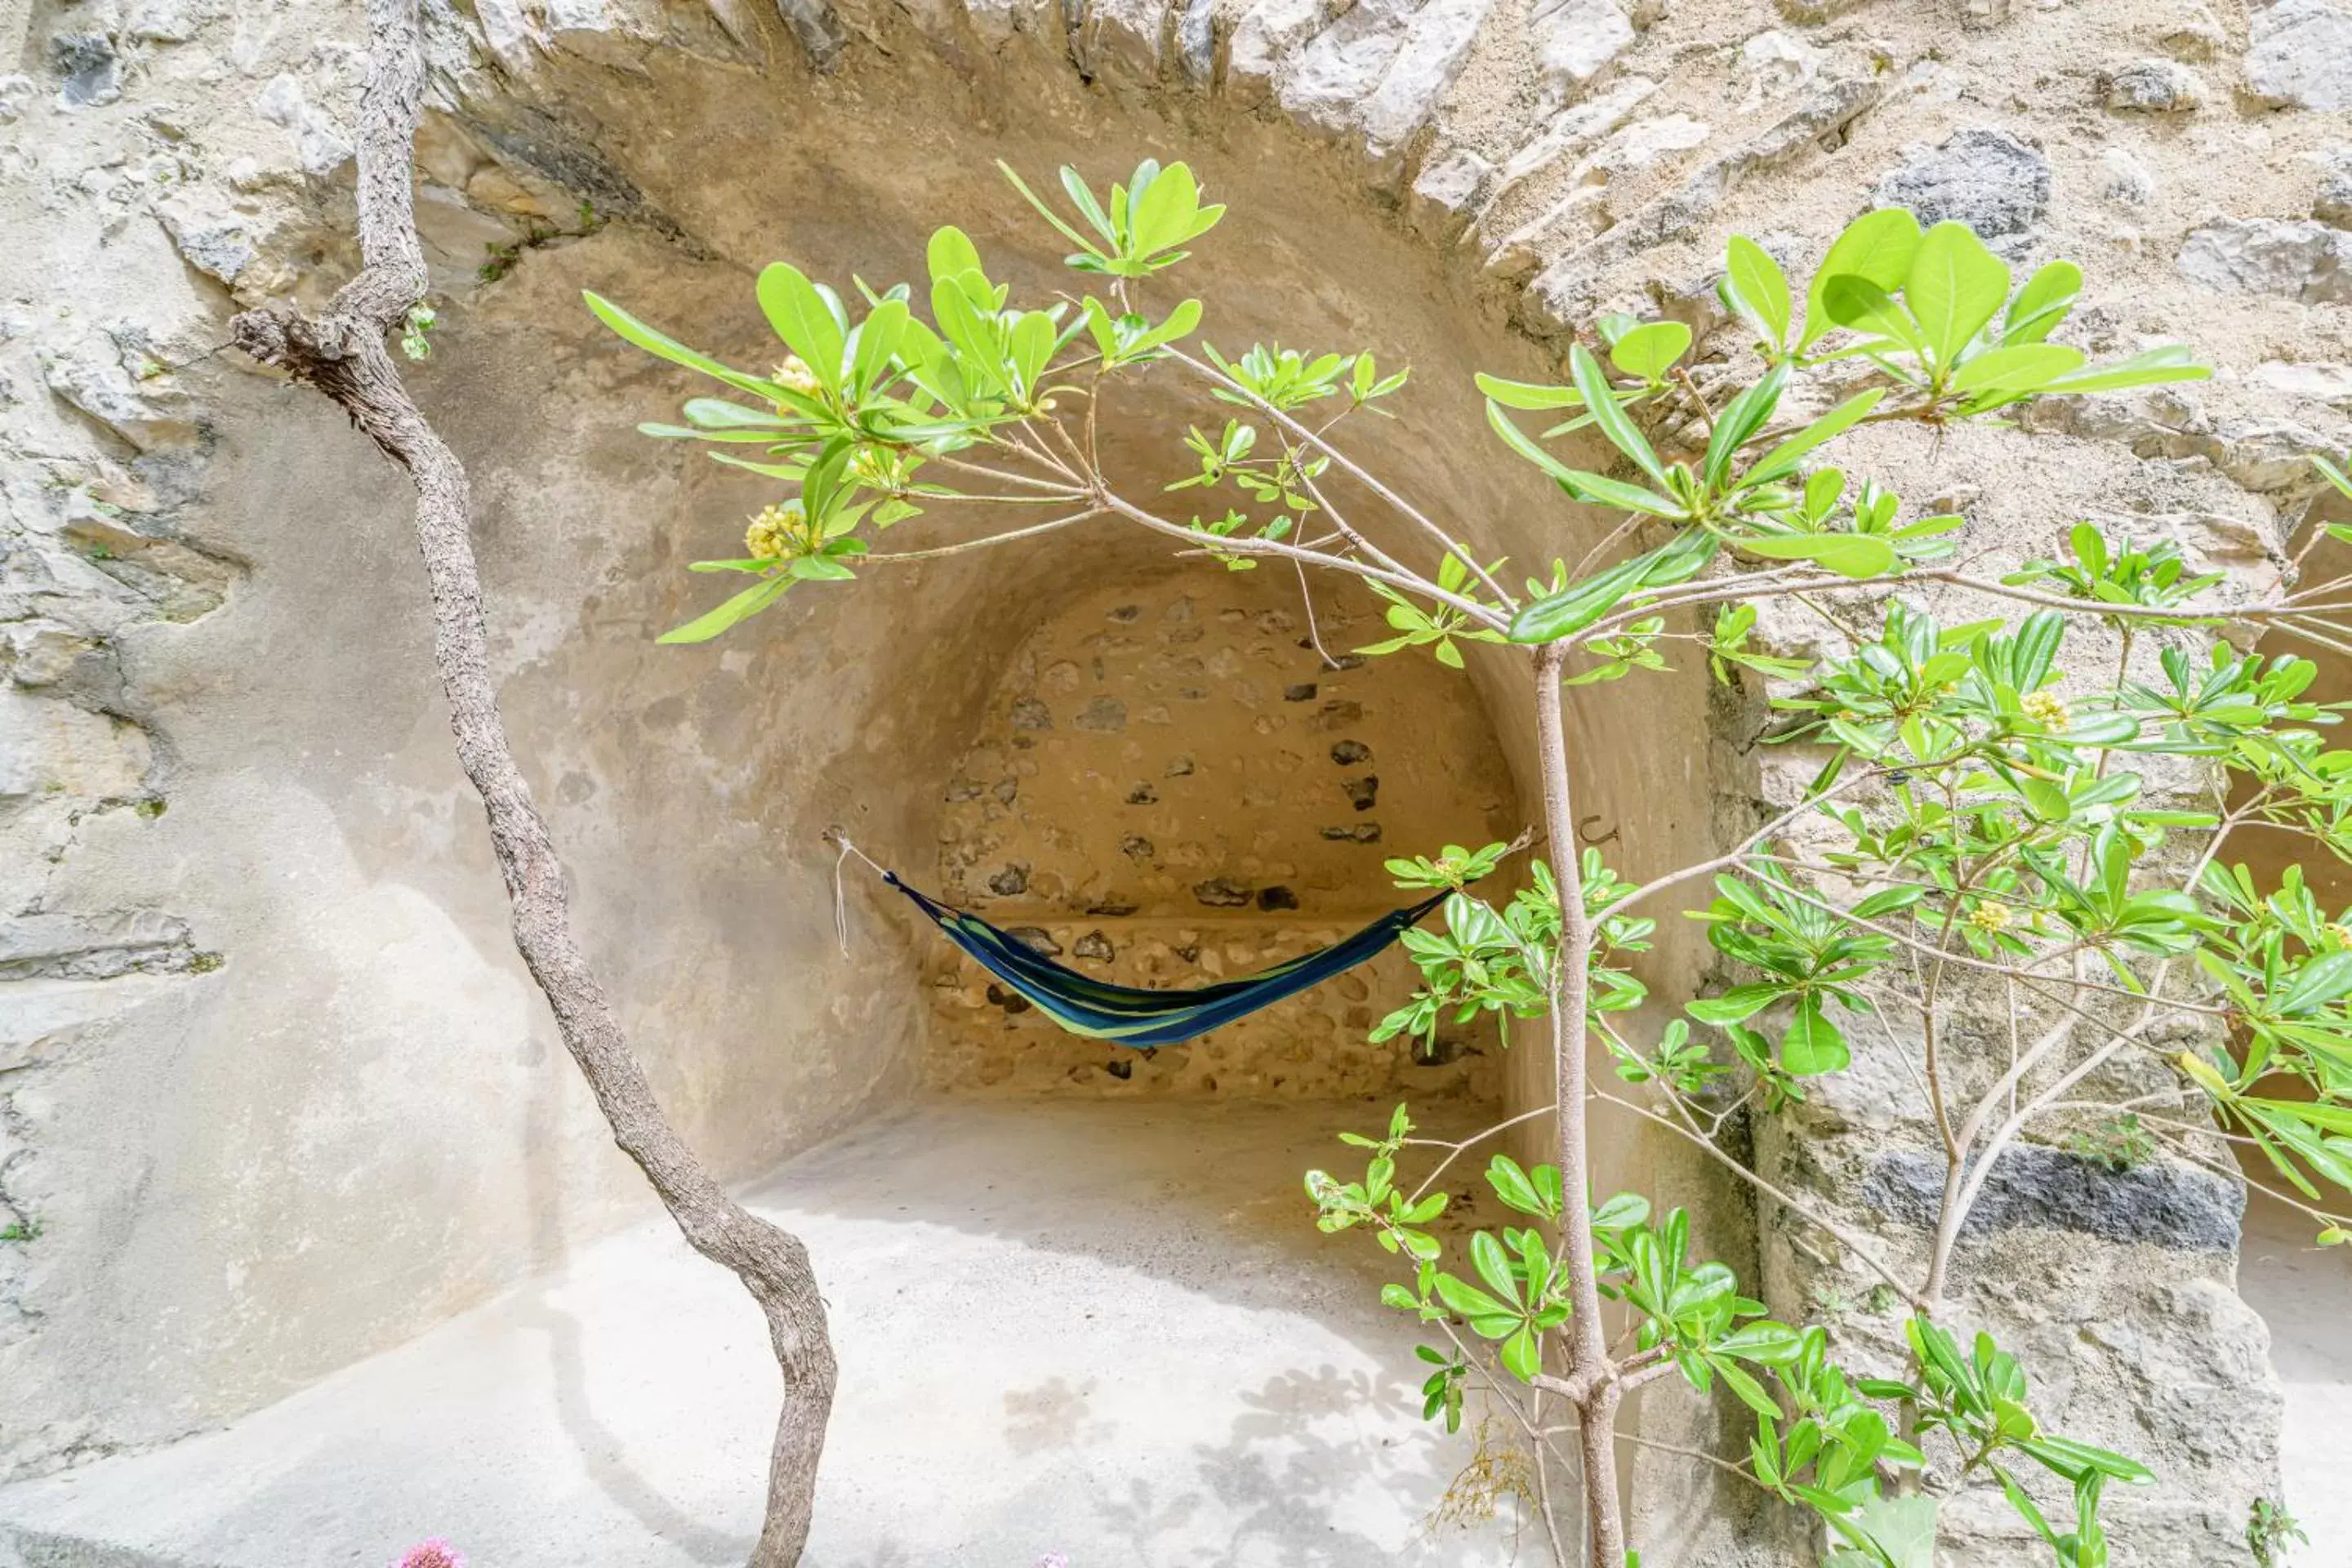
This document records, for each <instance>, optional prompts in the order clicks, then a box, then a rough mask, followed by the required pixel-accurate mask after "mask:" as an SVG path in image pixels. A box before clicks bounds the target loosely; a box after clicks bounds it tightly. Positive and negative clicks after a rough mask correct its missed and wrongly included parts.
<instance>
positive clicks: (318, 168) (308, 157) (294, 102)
mask: <svg viewBox="0 0 2352 1568" xmlns="http://www.w3.org/2000/svg"><path fill="white" fill-rule="evenodd" d="M253 107H254V109H255V110H257V112H258V113H259V114H260V115H261V117H262V118H263V119H264V120H267V121H269V122H270V123H271V124H273V125H278V126H282V127H284V128H285V129H286V130H288V131H289V132H293V135H294V151H295V155H296V157H298V158H299V160H300V161H301V164H302V172H303V173H304V174H331V173H332V172H333V171H334V170H336V169H338V168H340V167H341V166H342V164H343V163H345V162H346V161H347V160H349V159H350V157H351V156H352V143H351V140H350V138H348V137H346V136H345V135H344V134H343V133H342V131H341V129H340V128H339V127H338V126H337V125H336V124H335V122H334V121H332V120H331V119H329V118H328V117H327V116H326V115H325V114H324V113H322V112H321V111H320V110H319V109H317V108H316V107H315V106H314V105H312V104H311V102H310V100H309V99H308V98H306V97H304V96H303V93H302V84H301V83H300V82H299V81H296V80H295V79H293V78H292V77H290V76H278V77H273V78H272V79H270V81H269V84H268V86H267V87H265V88H263V89H261V94H260V96H259V97H257V98H256V99H255V100H253Z"/></svg>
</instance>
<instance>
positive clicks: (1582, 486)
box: [1486, 398, 1685, 640]
mask: <svg viewBox="0 0 2352 1568" xmlns="http://www.w3.org/2000/svg"><path fill="white" fill-rule="evenodd" d="M1486 423H1487V424H1488V425H1490V426H1494V430H1495V434H1496V435H1497V436H1500V437H1502V438H1503V444H1504V445H1505V446H1507V447H1510V449H1511V450H1512V451H1514V452H1517V454H1518V455H1519V456H1520V457H1522V458H1526V459H1527V460H1528V462H1530V463H1533V464H1534V465H1535V466H1536V467H1537V468H1541V469H1542V470H1543V471H1544V472H1545V473H1547V474H1549V475H1550V476H1551V477H1552V479H1553V481H1554V482H1555V483H1557V484H1558V485H1559V488H1560V489H1564V490H1566V491H1567V492H1568V493H1569V495H1570V497H1571V498H1572V499H1574V500H1581V501H1592V502H1595V503H1597V504H1600V505H1602V506H1613V507H1621V508H1622V509H1623V510H1627V511H1639V512H1646V513H1648V514H1649V515H1650V516H1652V517H1664V518H1673V519H1676V520H1679V519H1681V518H1682V517H1684V516H1685V512H1684V510H1683V509H1682V507H1681V506H1679V505H1678V504H1676V503H1675V502H1674V501H1672V500H1668V499H1667V498H1666V497H1664V496H1662V495H1657V494H1654V493H1653V492H1651V491H1649V490H1645V489H1642V488H1641V487H1640V486H1639V485H1629V484H1626V483H1624V482H1622V480H1618V479H1608V478H1606V477H1604V476H1602V475H1600V474H1591V473H1586V472H1585V471H1584V470H1582V469H1581V468H1570V467H1569V466H1568V465H1567V464H1566V463H1563V462H1561V461H1560V460H1559V458H1555V457H1553V456H1552V455H1551V454H1550V453H1549V452H1547V451H1545V450H1544V449H1543V448H1542V447H1538V446H1537V445H1536V443H1535V438H1534V437H1531V436H1529V435H1528V433H1527V432H1526V431H1524V430H1522V429H1520V428H1519V427H1518V426H1516V425H1514V424H1512V423H1511V422H1510V421H1509V420H1508V419H1507V418H1505V417H1504V416H1503V410H1502V408H1501V406H1500V405H1498V404H1496V402H1495V401H1494V400H1493V399H1492V398H1489V399H1488V400H1487V402H1486ZM1538 640H1549V639H1538Z"/></svg>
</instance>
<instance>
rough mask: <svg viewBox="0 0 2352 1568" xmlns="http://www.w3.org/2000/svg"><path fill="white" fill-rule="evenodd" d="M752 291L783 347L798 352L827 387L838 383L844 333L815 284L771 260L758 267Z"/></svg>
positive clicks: (784, 265) (799, 273)
mask: <svg viewBox="0 0 2352 1568" xmlns="http://www.w3.org/2000/svg"><path fill="white" fill-rule="evenodd" d="M755 291H756V292H757V293H758V295H759V297H760V309H761V310H763V311H765V312H766V313H767V317H768V325H770V326H771V327H773V328H774V329H775V330H776V336H778V337H780V338H782V340H783V341H784V346H785V347H787V348H789V349H791V350H792V351H793V353H796V354H798V355H800V357H801V360H802V362H803V363H805V364H806V365H807V366H808V367H809V370H810V371H811V372H812V373H813V374H814V375H815V376H816V378H817V380H818V381H819V382H821V383H823V384H824V385H825V386H826V387H828V388H832V387H837V386H839V385H840V384H841V373H842V368H843V367H842V347H843V342H844V338H845V334H844V333H843V331H842V329H841V323H840V322H839V321H835V319H834V315H833V310H832V308H831V307H830V306H828V305H827V304H826V303H825V302H824V295H822V294H820V293H818V292H817V291H816V287H815V285H814V284H812V283H811V282H810V281H809V280H808V279H806V278H805V277H803V276H802V274H801V270H800V268H797V267H793V266H789V265H787V264H786V263H784V262H782V261H772V262H770V263H769V264H768V265H767V266H765V267H763V268H761V269H760V281H759V284H758V286H757V289H756V290H755Z"/></svg>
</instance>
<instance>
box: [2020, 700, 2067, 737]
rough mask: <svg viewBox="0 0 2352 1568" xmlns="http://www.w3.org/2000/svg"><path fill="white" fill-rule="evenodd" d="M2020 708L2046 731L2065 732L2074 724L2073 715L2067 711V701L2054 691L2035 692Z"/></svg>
mask: <svg viewBox="0 0 2352 1568" xmlns="http://www.w3.org/2000/svg"><path fill="white" fill-rule="evenodd" d="M2019 706H2021V708H2023V709H2024V710H2025V716H2026V717H2027V718H2029V719H2031V720H2032V721H2034V722H2035V723H2037V724H2039V725H2041V726H2042V728H2043V729H2045V730H2063V729H2064V728H2066V726H2067V725H2068V724H2069V723H2071V722H2073V715H2071V714H2070V713H2068V712H2067V711H2066V700H2065V699H2064V698H2063V697H2061V696H2059V695H2058V694H2057V693H2056V692H2054V691H2036V692H2033V693H2032V694H2030V695H2029V696H2028V697H2027V698H2026V699H2025V700H2024V701H2023V702H2022V703H2021V704H2019Z"/></svg>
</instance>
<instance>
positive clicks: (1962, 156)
mask: <svg viewBox="0 0 2352 1568" xmlns="http://www.w3.org/2000/svg"><path fill="white" fill-rule="evenodd" d="M1877 202H1878V205H1881V206H1901V207H1908V208H1910V209H1911V211H1912V213H1913V214H1914V215H1915V216H1917V218H1918V219H1919V221H1920V223H1921V224H1923V225H1934V224H1939V223H1944V222H1948V221H1949V222H1958V223H1964V224H1966V225H1968V226H1969V227H1970V228H1971V229H1974V230H1975V231H1976V236H1977V237H1978V238H1979V239H1981V240H1983V241H1984V242H1985V244H1986V245H1987V246H1988V247H1990V248H1991V249H1993V250H1995V251H1997V252H1999V253H2000V255H2002V256H2005V257H2007V258H2010V259H2011V260H2012V261H2014V260H2016V259H2018V258H2021V256H2022V255H2023V254H2024V252H2025V250H2026V247H2028V246H2029V245H2030V244H2031V243H2032V235H2033V230H2034V228H2035V227H2036V226H2038V225H2039V224H2040V223H2041V221H2042V214H2043V213H2044V212H2045V211H2047V210H2048V208H2049V205H2050V163H2049V160H2048V159H2046V158H2044V157H2042V154H2041V153H2038V152H2036V151H2034V150H2033V149H2032V147H2029V146H2028V145H2026V144H2025V143H2024V142H2021V141H2019V140H2018V139H2017V138H2016V137H2014V136H2011V134H2010V133H2009V132H2006V131H1992V130H1987V129H1982V128H1978V129H1973V130H1968V131H1961V132H1956V133H1954V134H1953V136H1952V137H1951V139H1950V140H1948V141H1947V142H1945V143H1944V144H1943V145H1942V146H1941V147H1939V148H1937V150H1936V151H1934V152H1932V153H1925V154H1923V155H1921V156H1919V157H1916V158H1914V159H1913V160H1911V161H1910V162H1909V163H1906V164H1904V165H1903V166H1902V167H1901V168H1899V169H1896V170H1895V171H1894V172H1893V173H1892V174H1888V175H1887V176H1886V177H1885V179H1883V180H1881V181H1880V182H1879V184H1878V190H1877Z"/></svg>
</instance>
